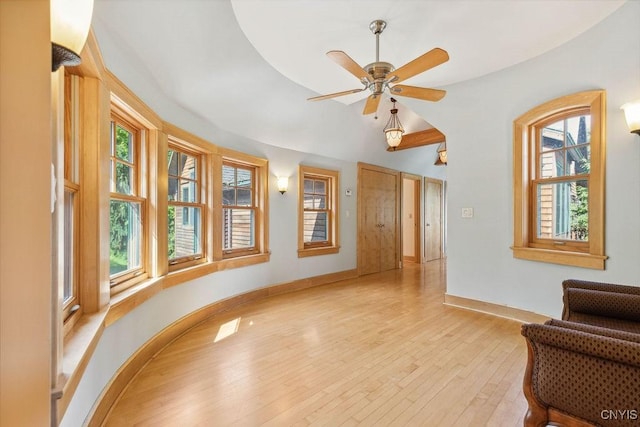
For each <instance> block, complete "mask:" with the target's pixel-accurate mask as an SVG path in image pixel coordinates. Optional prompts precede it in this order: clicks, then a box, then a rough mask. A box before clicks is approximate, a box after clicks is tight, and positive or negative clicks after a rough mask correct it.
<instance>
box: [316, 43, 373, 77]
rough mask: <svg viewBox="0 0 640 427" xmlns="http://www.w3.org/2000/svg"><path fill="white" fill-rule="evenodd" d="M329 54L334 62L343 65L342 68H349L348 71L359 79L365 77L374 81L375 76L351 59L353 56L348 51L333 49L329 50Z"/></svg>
mask: <svg viewBox="0 0 640 427" xmlns="http://www.w3.org/2000/svg"><path fill="white" fill-rule="evenodd" d="M327 56H328V57H329V59H331V60H332V61H333V62H335V63H336V64H338V65H339V66H341V67H342V68H344V69H345V70H347V71H348V72H350V73H351V74H353V75H354V76H356V77H357V78H358V79H360V80H362V79H365V80H367V81H369V82H371V81H373V78H372V77H371V76H370V75H369V73H367V72H366V71H365V69H364V68H362V67H361V66H360V65H358V63H357V62H356V61H354V60H353V59H351V57H350V56H349V55H347V54H346V53H344V52H343V51H341V50H331V51H329V52H327Z"/></svg>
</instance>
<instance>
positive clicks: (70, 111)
mask: <svg viewBox="0 0 640 427" xmlns="http://www.w3.org/2000/svg"><path fill="white" fill-rule="evenodd" d="M81 90H82V89H81V84H80V78H79V77H78V76H73V75H71V74H69V73H68V72H67V71H66V69H65V71H64V101H63V102H64V107H63V108H64V113H63V115H64V119H63V120H64V124H63V126H64V147H63V152H64V153H63V164H64V166H63V168H64V172H63V173H64V190H63V194H64V196H66V195H67V194H71V196H72V197H73V202H72V217H71V224H67V222H66V209H65V215H64V216H65V220H63V223H64V228H65V230H64V233H65V234H66V232H67V230H66V227H67V226H70V227H71V245H72V248H71V254H70V259H69V260H66V259H65V261H64V262H65V266H66V263H67V262H69V263H71V275H72V284H71V289H72V292H71V294H72V296H71V298H69V300H67V301H64V295H63V296H62V319H63V321H64V323H68V324H69V326H71V325H72V324H73V323H74V322H75V321H77V317H79V315H80V311H79V309H80V303H81V295H80V294H81V289H80V286H79V275H80V269H79V264H80V257H79V253H80V252H79V245H80V234H81V233H80V220H79V218H80V190H81V186H80V176H79V170H80V156H79V145H80V140H81V135H82V128H81V126H82V119H81V117H82V116H81V115H82V113H83V110H82V103H81V99H82V93H81ZM63 204H65V201H64V200H63ZM65 208H66V206H65ZM62 239H63V240H65V237H64V236H63V237H62ZM67 255H68V254H67V253H66V249H65V257H66V256H67ZM74 314H77V316H73V317H74V319H72V315H74Z"/></svg>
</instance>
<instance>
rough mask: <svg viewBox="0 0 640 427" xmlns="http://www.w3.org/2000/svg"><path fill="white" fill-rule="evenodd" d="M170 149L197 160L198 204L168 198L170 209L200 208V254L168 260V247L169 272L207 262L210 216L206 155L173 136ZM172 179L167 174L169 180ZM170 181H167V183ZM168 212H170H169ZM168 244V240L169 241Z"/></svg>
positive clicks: (170, 140) (170, 139) (170, 138)
mask: <svg viewBox="0 0 640 427" xmlns="http://www.w3.org/2000/svg"><path fill="white" fill-rule="evenodd" d="M168 148H169V150H170V151H174V152H179V153H183V154H186V155H188V156H191V157H193V158H195V161H196V164H197V165H196V170H197V174H196V175H197V176H196V179H195V180H192V181H195V183H196V186H197V188H196V193H197V196H198V197H197V201H196V202H184V201H172V200H169V198H168V197H167V204H168V207H171V206H174V207H175V208H176V210H177V209H178V208H190V207H195V208H200V236H199V238H200V253H199V254H193V255H188V256H183V257H179V258H174V259H170V258H168V256H169V254H168V247H167V261H168V264H169V271H170V272H171V271H176V270H180V269H183V268H188V267H193V266H195V265H198V264H202V263H203V262H206V261H207V246H208V245H207V238H206V236H207V230H208V229H209V228H208V220H207V219H208V215H207V201H208V197H207V185H206V184H207V173H206V170H207V162H206V153H203V152H201V151H198V150H195V149H193V148H192V147H190V146H187V145H185V143H184V142H182V143H181V142H180V141H179V140H178V139H177V138H175V137H173V136H171V135H170V136H169V144H168ZM170 177H172V175H170V174H169V173H168V172H167V178H170ZM190 181H191V180H190ZM168 182H169V181H168V180H167V183H168ZM167 212H168V211H167ZM167 244H168V239H167Z"/></svg>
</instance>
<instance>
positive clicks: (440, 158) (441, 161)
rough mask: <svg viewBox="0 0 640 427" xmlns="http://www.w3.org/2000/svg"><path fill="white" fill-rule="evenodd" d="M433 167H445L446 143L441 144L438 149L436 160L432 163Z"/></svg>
mask: <svg viewBox="0 0 640 427" xmlns="http://www.w3.org/2000/svg"><path fill="white" fill-rule="evenodd" d="M434 165H436V166H441V165H445V166H447V143H446V142H443V143H442V144H440V146H439V147H438V158H437V159H436V162H435V163H434Z"/></svg>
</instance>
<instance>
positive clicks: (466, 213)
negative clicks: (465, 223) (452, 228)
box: [462, 208, 473, 218]
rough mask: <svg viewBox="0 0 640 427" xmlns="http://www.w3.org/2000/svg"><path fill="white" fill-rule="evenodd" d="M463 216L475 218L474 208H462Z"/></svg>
mask: <svg viewBox="0 0 640 427" xmlns="http://www.w3.org/2000/svg"><path fill="white" fill-rule="evenodd" d="M462 218H473V208H462Z"/></svg>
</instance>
